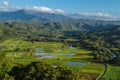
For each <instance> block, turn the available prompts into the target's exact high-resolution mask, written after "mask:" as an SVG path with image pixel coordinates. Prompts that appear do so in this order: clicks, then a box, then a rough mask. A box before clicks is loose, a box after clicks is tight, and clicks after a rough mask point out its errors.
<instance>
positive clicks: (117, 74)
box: [103, 65, 120, 80]
mask: <svg viewBox="0 0 120 80" xmlns="http://www.w3.org/2000/svg"><path fill="white" fill-rule="evenodd" d="M103 79H104V80H120V66H114V65H108V67H107V72H106V74H105V75H104V76H103Z"/></svg>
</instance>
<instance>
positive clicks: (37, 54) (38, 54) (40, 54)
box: [35, 52, 48, 56]
mask: <svg viewBox="0 0 120 80" xmlns="http://www.w3.org/2000/svg"><path fill="white" fill-rule="evenodd" d="M47 54H48V53H42V52H41V53H35V56H45V55H47Z"/></svg>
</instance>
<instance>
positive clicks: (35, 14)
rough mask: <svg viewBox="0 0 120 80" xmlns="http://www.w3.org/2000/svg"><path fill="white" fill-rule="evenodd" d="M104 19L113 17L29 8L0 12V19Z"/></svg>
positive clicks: (107, 19)
mask: <svg viewBox="0 0 120 80" xmlns="http://www.w3.org/2000/svg"><path fill="white" fill-rule="evenodd" d="M79 19H85V20H88V19H90V20H105V21H112V20H113V19H110V18H106V17H98V16H86V15H82V14H60V13H48V12H42V11H41V12H40V11H30V10H17V11H11V12H5V11H1V12H0V20H29V21H30V20H39V21H68V20H79Z"/></svg>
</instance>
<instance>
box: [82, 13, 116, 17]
mask: <svg viewBox="0 0 120 80" xmlns="http://www.w3.org/2000/svg"><path fill="white" fill-rule="evenodd" d="M80 15H83V16H88V17H90V16H93V17H105V18H116V17H115V16H112V15H110V14H109V13H102V12H96V13H80Z"/></svg>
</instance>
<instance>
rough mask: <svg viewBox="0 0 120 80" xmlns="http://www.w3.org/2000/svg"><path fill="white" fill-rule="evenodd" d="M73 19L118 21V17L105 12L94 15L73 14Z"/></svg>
mask: <svg viewBox="0 0 120 80" xmlns="http://www.w3.org/2000/svg"><path fill="white" fill-rule="evenodd" d="M71 17H73V18H82V19H84V18H85V19H94V20H109V21H112V20H118V17H115V16H113V15H111V14H109V13H105V12H94V13H75V14H71Z"/></svg>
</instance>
